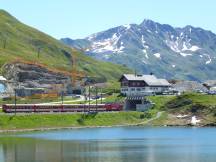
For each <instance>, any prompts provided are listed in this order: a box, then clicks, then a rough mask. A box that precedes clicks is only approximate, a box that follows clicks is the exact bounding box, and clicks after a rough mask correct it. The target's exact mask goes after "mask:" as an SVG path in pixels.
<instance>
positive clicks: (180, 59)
mask: <svg viewBox="0 0 216 162" xmlns="http://www.w3.org/2000/svg"><path fill="white" fill-rule="evenodd" d="M61 41H62V42H64V43H65V44H67V45H70V46H72V47H75V48H78V49H82V50H84V51H85V53H86V54H87V55H90V56H92V57H94V58H97V59H100V60H103V61H110V62H114V63H118V64H123V65H126V66H129V67H130V68H133V69H134V70H137V71H139V72H142V73H150V72H153V73H155V74H156V75H157V76H159V77H166V78H178V79H190V80H200V81H201V80H206V79H216V35H215V34H214V33H212V32H211V31H207V30H204V29H202V28H195V27H192V26H186V27H184V28H174V27H172V26H170V25H167V24H159V23H156V22H154V21H151V20H144V21H143V22H142V23H141V24H140V25H137V24H128V25H122V26H118V27H115V28H112V29H109V30H106V31H103V32H99V33H96V34H93V35H91V36H89V37H87V38H85V39H79V40H72V39H70V38H64V39H61Z"/></svg>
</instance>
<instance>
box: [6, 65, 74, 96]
mask: <svg viewBox="0 0 216 162" xmlns="http://www.w3.org/2000/svg"><path fill="white" fill-rule="evenodd" d="M3 71H4V77H5V78H6V79H7V80H8V84H9V87H10V89H15V88H16V89H19V90H20V92H21V91H22V93H21V94H25V93H24V92H25V90H24V89H26V91H28V92H31V93H34V92H35V93H36V92H38V91H40V92H41V93H42V92H47V91H57V92H58V91H59V92H60V91H62V90H64V91H67V92H68V91H70V90H71V78H70V76H66V75H64V74H62V73H58V72H53V71H50V70H48V69H46V68H44V67H40V66H38V65H32V64H31V65H29V64H23V63H15V64H6V65H5V66H4V67H3ZM42 90H43V91H42ZM31 93H28V94H31Z"/></svg>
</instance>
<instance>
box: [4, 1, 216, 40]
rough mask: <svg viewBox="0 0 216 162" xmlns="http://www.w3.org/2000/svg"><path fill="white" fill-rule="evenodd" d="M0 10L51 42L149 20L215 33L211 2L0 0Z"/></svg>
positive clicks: (215, 14) (214, 9)
mask: <svg viewBox="0 0 216 162" xmlns="http://www.w3.org/2000/svg"><path fill="white" fill-rule="evenodd" d="M0 8H1V9H4V10H6V11H8V12H10V13H11V14H12V15H14V16H15V17H17V18H18V19H19V20H21V21H22V22H24V23H25V24H28V25H30V26H33V27H35V28H37V29H39V30H41V31H43V32H45V33H48V34H50V35H52V36H53V37H55V38H58V39H59V38H62V37H71V38H83V37H86V36H88V35H90V34H93V33H95V32H99V31H103V30H106V29H109V28H111V27H115V26H118V25H123V24H129V23H137V24H140V23H141V22H142V21H143V19H145V18H147V19H152V20H154V21H157V22H159V23H166V24H170V25H173V26H177V27H183V26H186V25H189V24H190V25H193V26H198V27H202V28H205V29H208V30H211V31H213V32H214V33H216V23H215V20H216V1H215V0H0Z"/></svg>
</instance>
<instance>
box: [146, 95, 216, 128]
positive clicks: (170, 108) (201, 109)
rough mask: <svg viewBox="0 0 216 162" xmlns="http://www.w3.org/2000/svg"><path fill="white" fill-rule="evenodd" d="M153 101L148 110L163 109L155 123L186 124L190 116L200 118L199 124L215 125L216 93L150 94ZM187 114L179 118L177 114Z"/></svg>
mask: <svg viewBox="0 0 216 162" xmlns="http://www.w3.org/2000/svg"><path fill="white" fill-rule="evenodd" d="M149 99H150V100H151V101H153V102H154V103H155V106H154V107H153V109H151V110H150V112H159V111H164V112H165V113H164V115H163V116H162V117H161V119H159V120H157V121H155V123H153V124H155V125H187V124H188V122H190V120H191V117H192V116H194V115H195V116H197V117H198V119H200V120H201V123H200V124H201V125H216V95H205V94H197V93H186V94H182V95H180V96H151V97H149ZM180 114H181V115H188V117H187V118H182V119H179V118H177V117H176V116H177V115H180Z"/></svg>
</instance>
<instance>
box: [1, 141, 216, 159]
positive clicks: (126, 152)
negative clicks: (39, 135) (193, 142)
mask: <svg viewBox="0 0 216 162" xmlns="http://www.w3.org/2000/svg"><path fill="white" fill-rule="evenodd" d="M3 141H4V140H3ZM158 142H159V141H158ZM164 142H165V141H164ZM164 142H162V143H160V142H159V144H157V143H156V142H153V141H151V140H150V141H148V140H113V141H111V140H109V141H49V140H38V139H22V140H20V139H16V140H15V139H12V140H10V141H4V142H1V144H0V161H1V162H136V161H139V162H173V161H179V162H181V161H182V162H183V161H184V162H186V161H190V162H199V161H202V160H204V158H208V162H210V161H212V162H213V161H215V159H212V158H213V157H214V156H212V157H211V156H209V155H211V154H208V153H207V154H203V152H199V151H198V150H197V146H195V147H194V146H192V147H191V146H189V145H176V146H174V145H173V146H172V145H169V144H168V145H166V144H164ZM167 143H170V141H167ZM198 149H199V148H198ZM177 159H178V160H177ZM205 160H206V159H205Z"/></svg>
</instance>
